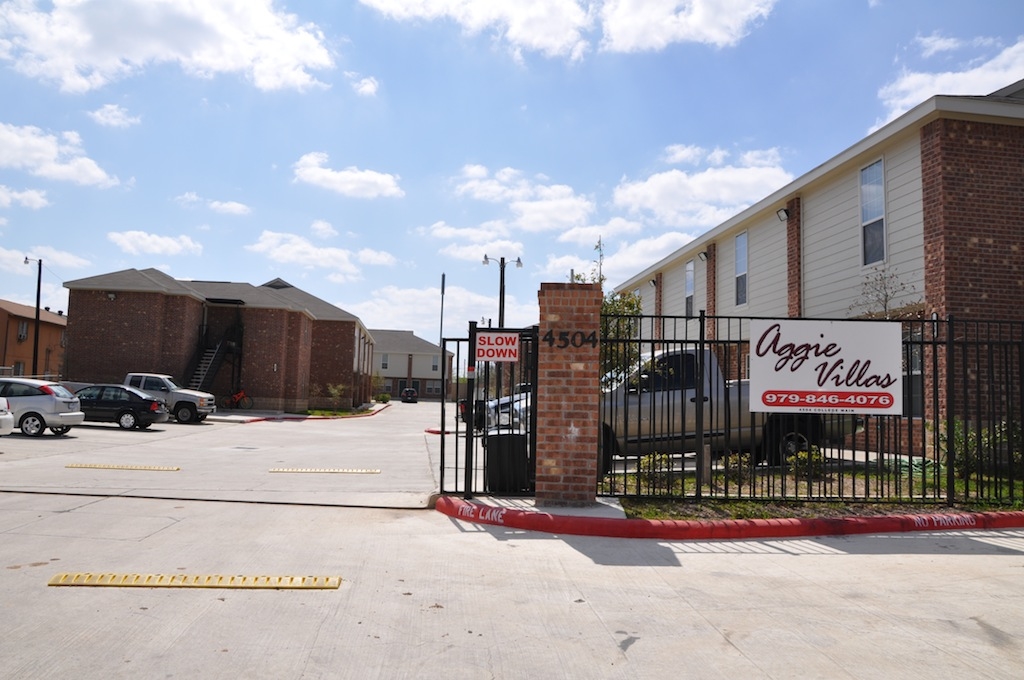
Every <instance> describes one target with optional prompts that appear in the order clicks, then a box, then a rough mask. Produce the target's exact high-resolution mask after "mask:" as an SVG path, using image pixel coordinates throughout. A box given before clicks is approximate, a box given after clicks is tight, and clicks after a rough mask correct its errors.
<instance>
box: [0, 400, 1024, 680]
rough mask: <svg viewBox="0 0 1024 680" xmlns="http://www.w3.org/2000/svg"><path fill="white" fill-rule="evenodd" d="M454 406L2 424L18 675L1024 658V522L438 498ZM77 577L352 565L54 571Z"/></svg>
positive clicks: (714, 667) (755, 667) (964, 673)
mask: <svg viewBox="0 0 1024 680" xmlns="http://www.w3.org/2000/svg"><path fill="white" fill-rule="evenodd" d="M438 415H439V411H438V405H437V404H430V403H419V404H394V405H392V406H390V407H388V408H387V409H384V410H383V411H381V412H379V413H377V414H376V415H374V416H372V417H368V418H360V419H348V420H306V421H262V422H253V423H247V424H243V423H242V422H240V421H237V420H236V421H228V422H209V421H208V422H207V423H204V424H202V425H197V426H185V425H177V424H167V425H160V426H154V428H153V429H152V430H150V431H137V432H136V431H131V432H126V431H121V430H118V429H117V428H116V427H114V426H88V427H82V428H76V429H75V430H72V433H71V435H70V436H68V437H64V438H57V437H51V436H49V435H48V436H46V437H44V438H42V439H28V438H24V437H21V436H19V435H15V436H11V437H4V438H2V439H0V451H2V453H0V546H2V547H0V555H2V559H0V562H2V565H3V568H2V569H0V601H2V603H3V616H2V618H0V659H2V660H3V661H2V663H0V677H2V678H83V679H88V678H149V677H168V678H170V677H178V678H184V677H188V678H419V677H427V676H435V675H443V676H445V677H450V678H494V677H499V678H510V677H522V678H526V677H565V678H577V677H590V678H662V677H665V678H668V677H672V678H679V677H684V678H843V677H845V678H921V677H938V678H943V677H970V678H1017V677H1020V675H1021V674H1022V673H1024V629H1022V627H1021V625H1020V621H1019V618H1020V617H1019V612H1020V611H1022V606H1024V579H1022V578H1021V573H1022V570H1024V532H1022V531H1019V530H1006V531H951V532H922V533H915V534H893V535H877V536H870V535H868V536H854V537H842V538H828V537H807V538H801V539H787V540H750V541H662V540H637V539H610V538H600V537H583V536H558V535H551V534H541V533H530V532H523V531H518V530H511V529H508V528H503V527H493V526H484V525H477V524H472V523H466V522H460V521H458V520H454V519H451V518H449V517H446V516H444V515H442V514H440V513H438V512H434V511H431V510H427V509H424V508H425V506H426V504H427V502H428V501H429V498H430V495H431V494H432V493H433V492H434V491H435V490H436V483H435V481H434V480H435V475H436V472H435V471H436V469H437V461H436V455H437V448H438V447H437V437H438V435H432V434H428V433H426V432H425V429H426V428H428V427H435V426H437V425H438ZM85 465H89V466H93V467H83V466H85ZM69 466H72V467H69ZM99 466H103V467H99ZM151 468H153V469H151ZM156 468H159V469H156ZM172 468H177V469H172ZM272 469H280V470H292V471H290V472H283V471H282V472H270V470H272ZM317 469H319V470H332V471H331V472H325V471H322V472H309V471H308V470H317ZM298 470H305V471H304V472H299V471H298ZM342 470H347V471H348V472H343V471H342ZM376 470H379V472H366V471H376ZM356 471H359V472H356ZM59 573H74V574H84V573H93V574H99V573H108V574H146V575H153V574H163V575H168V574H170V575H175V574H177V575H184V576H193V575H207V576H209V575H220V576H235V575H237V576H296V577H321V576H323V577H340V579H341V582H340V586H338V587H337V588H328V589H297V590H280V589H259V588H256V589H249V588H246V589H234V588H223V587H212V588H173V587H172V588H153V587H142V588H138V587H89V586H72V587H56V586H49V585H47V584H48V582H49V581H50V579H51V578H52V577H53V576H54V575H56V574H59Z"/></svg>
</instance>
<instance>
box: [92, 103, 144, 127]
mask: <svg viewBox="0 0 1024 680" xmlns="http://www.w3.org/2000/svg"><path fill="white" fill-rule="evenodd" d="M89 117H90V118H92V119H93V120H94V121H95V122H96V123H97V124H99V125H104V126H106V127H120V128H124V127H131V126H132V125H138V124H139V123H141V122H142V118H139V117H138V116H130V115H128V110H127V109H125V108H124V107H122V106H118V105H117V104H104V105H103V106H101V107H100V108H98V109H96V110H95V111H89Z"/></svg>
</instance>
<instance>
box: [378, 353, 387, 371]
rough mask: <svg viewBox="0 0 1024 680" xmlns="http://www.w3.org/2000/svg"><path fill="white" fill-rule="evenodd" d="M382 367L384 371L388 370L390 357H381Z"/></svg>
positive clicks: (382, 355)
mask: <svg viewBox="0 0 1024 680" xmlns="http://www.w3.org/2000/svg"><path fill="white" fill-rule="evenodd" d="M380 367H381V369H382V370H385V371H386V370H388V355H387V354H381V355H380Z"/></svg>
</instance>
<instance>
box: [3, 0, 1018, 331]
mask: <svg viewBox="0 0 1024 680" xmlns="http://www.w3.org/2000/svg"><path fill="white" fill-rule="evenodd" d="M1021 79H1024V3H1022V2H1020V1H1019V0H977V1H976V2H971V3H966V2H963V1H962V0H830V1H827V2H826V1H823V0H516V1H513V0H506V1H502V0H358V1H357V0H349V1H343V0H304V1H302V2H297V1H294V0H291V1H285V0H246V1H245V2H238V1H237V0H53V1H52V2H33V1H31V0H0V298H2V299H6V300H11V301H14V302H20V303H23V304H28V305H34V304H35V295H36V277H37V274H38V273H39V270H38V265H37V264H36V263H35V262H32V261H30V262H29V263H28V264H26V263H25V258H26V257H28V258H32V259H33V260H40V259H41V260H42V263H43V264H42V287H41V297H42V305H43V306H47V307H50V308H51V310H53V311H57V310H61V311H65V312H66V313H68V314H69V315H73V314H74V313H75V310H74V309H69V308H68V290H67V289H66V288H64V287H63V283H64V282H65V281H73V280H75V279H80V278H85V277H90V276H96V275H100V274H106V273H111V272H115V271H120V270H123V269H128V268H136V269H146V268H150V267H153V268H157V269H159V270H161V271H163V272H165V273H167V274H168V275H170V276H172V277H174V278H176V279H181V280H206V281H235V282H246V283H251V284H253V285H260V284H263V283H266V282H267V281H270V280H273V279H275V278H282V279H284V280H286V281H288V282H289V283H291V284H293V285H295V286H297V287H299V288H302V289H303V290H306V291H308V292H309V293H311V294H313V295H315V296H317V297H319V298H322V299H323V300H326V301H327V302H330V303H331V304H334V305H336V306H338V307H340V308H342V309H344V310H346V311H348V312H350V313H352V314H355V315H356V316H358V317H359V318H360V319H361V320H362V322H363V323H364V324H365V325H366V326H367V327H368V328H370V329H374V328H381V329H395V330H412V331H414V332H415V333H416V335H418V336H419V337H421V338H423V339H426V340H429V341H431V342H437V341H438V339H439V338H440V337H441V334H442V329H441V323H442V321H443V335H444V337H452V338H454V337H465V336H466V334H467V329H468V323H469V321H477V322H478V323H483V324H485V325H486V324H488V323H490V324H492V325H494V326H497V325H498V321H499V319H498V314H499V312H498V309H499V295H500V289H501V278H502V276H501V275H502V268H501V265H500V259H501V258H505V261H506V266H505V268H504V279H505V319H504V320H505V326H506V327H509V328H515V327H523V326H529V325H533V324H535V323H537V321H538V311H537V291H538V290H539V288H540V284H541V283H543V282H566V281H568V280H569V279H570V277H571V275H572V274H573V273H576V274H582V275H584V276H587V277H594V276H597V275H602V276H604V277H605V290H606V292H607V291H610V290H614V288H615V286H616V285H617V284H619V283H621V282H623V281H624V280H626V279H627V278H628V277H630V276H632V275H634V274H636V273H638V272H639V271H641V270H642V269H644V268H646V267H648V266H650V265H652V264H653V263H655V262H657V261H658V260H660V259H662V258H664V257H665V256H667V255H669V254H671V253H672V252H673V251H675V250H676V249H678V248H679V247H681V246H683V245H685V244H686V243H687V242H689V241H690V240H692V239H693V238H694V237H696V236H698V235H699V234H701V233H703V232H706V231H708V230H709V229H711V228H713V227H715V226H716V225H718V224H720V223H721V222H723V221H725V220H726V219H728V218H729V217H731V216H733V215H735V214H736V213H738V212H740V211H742V210H743V209H744V208H746V207H747V206H749V205H751V204H753V203H756V202H757V201H758V200H760V199H762V198H764V197H765V196H767V195H768V194H770V193H772V192H773V191H775V190H777V189H779V188H781V187H782V186H784V185H786V184H787V183H789V182H790V181H792V180H794V179H796V178H798V177H800V176H801V175H803V174H804V173H806V172H808V171H810V170H812V169H813V168H815V167H817V166H818V165H820V164H822V163H824V162H825V161H827V160H828V159H830V158H831V157H833V156H835V155H836V154H838V153H840V152H841V151H843V150H844V149H846V148H848V147H849V146H851V145H853V144H854V143H856V142H857V141H859V140H860V139H862V138H863V137H865V136H866V135H868V134H869V133H870V132H872V131H873V130H875V129H877V128H878V127H880V126H881V125H884V124H885V123H887V122H889V121H891V120H893V119H895V118H896V117H898V116H899V115H900V114H902V113H904V112H906V111H908V110H909V109H911V108H913V107H914V106H915V105H917V104H919V103H921V102H923V101H925V100H926V99H928V98H929V97H931V96H933V95H936V94H947V95H985V94H989V93H990V92H993V91H995V90H998V89H1001V88H1002V87H1005V86H1006V85H1009V84H1011V83H1014V82H1016V81H1018V80H1021ZM485 255H486V256H487V257H488V258H492V259H494V260H495V262H493V263H491V264H490V265H485V264H483V259H484V256H485ZM517 259H521V262H522V268H519V267H517V266H516V265H515V261H516V260H517ZM442 277H443V280H444V282H445V286H444V294H443V296H442V285H441V284H442ZM442 300H443V315H442Z"/></svg>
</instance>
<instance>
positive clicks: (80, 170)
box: [0, 123, 118, 188]
mask: <svg viewBox="0 0 1024 680" xmlns="http://www.w3.org/2000/svg"><path fill="white" fill-rule="evenodd" d="M0 149H3V153H2V154H0V168H5V167H6V168H14V169H16V170H24V171H26V172H28V173H29V174H31V175H34V176H36V177H42V178H44V179H52V180H59V181H66V182H74V183H75V184H83V185H90V186H99V187H104V188H106V187H112V186H115V185H117V184H118V179H117V178H116V177H111V176H110V175H108V174H107V173H106V172H104V171H103V169H102V168H100V166H99V165H97V164H96V161H94V160H92V159H91V158H89V157H87V156H86V155H85V151H84V150H83V149H82V139H81V137H79V135H78V133H77V132H73V131H67V132H62V133H61V134H60V136H59V137H58V136H56V135H52V134H47V133H45V132H43V131H42V130H40V129H39V128H37V127H35V126H32V125H26V126H23V127H19V126H17V125H8V124H7V123H0Z"/></svg>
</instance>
